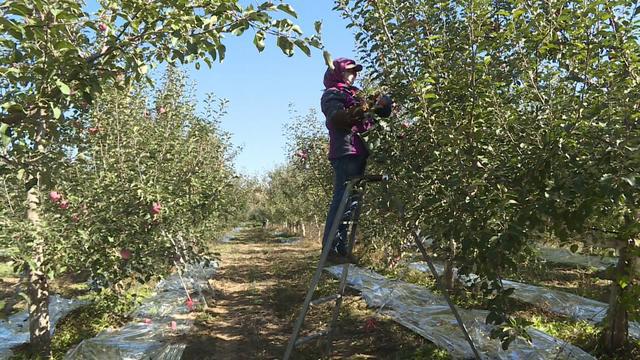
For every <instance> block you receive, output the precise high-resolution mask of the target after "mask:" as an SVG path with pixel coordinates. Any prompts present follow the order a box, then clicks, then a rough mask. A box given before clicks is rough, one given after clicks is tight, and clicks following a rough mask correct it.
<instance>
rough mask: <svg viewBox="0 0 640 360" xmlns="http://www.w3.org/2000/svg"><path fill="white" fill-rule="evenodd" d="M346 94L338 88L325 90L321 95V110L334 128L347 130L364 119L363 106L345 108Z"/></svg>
mask: <svg viewBox="0 0 640 360" xmlns="http://www.w3.org/2000/svg"><path fill="white" fill-rule="evenodd" d="M345 102H346V95H345V94H343V93H342V92H340V91H338V90H327V91H325V93H324V94H323V95H322V101H321V107H322V112H323V113H324V115H325V116H326V117H327V122H328V123H329V124H331V125H333V126H334V127H335V128H336V129H341V130H349V129H351V127H352V126H353V125H355V124H357V123H358V122H359V121H361V120H362V119H364V117H365V113H366V109H365V108H364V107H363V106H358V105H356V106H352V107H350V108H348V109H345Z"/></svg>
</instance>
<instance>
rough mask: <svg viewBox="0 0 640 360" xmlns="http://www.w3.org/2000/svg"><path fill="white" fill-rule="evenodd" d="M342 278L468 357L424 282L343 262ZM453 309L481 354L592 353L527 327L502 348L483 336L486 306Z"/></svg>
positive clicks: (506, 359) (514, 357) (582, 357)
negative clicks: (346, 265) (346, 266)
mask: <svg viewBox="0 0 640 360" xmlns="http://www.w3.org/2000/svg"><path fill="white" fill-rule="evenodd" d="M342 268H343V266H342V265H338V266H332V267H328V268H325V270H326V271H328V272H329V273H331V274H332V275H334V276H336V277H339V276H340V274H341V273H342ZM348 283H349V286H351V287H353V288H354V289H356V290H358V291H360V292H361V293H362V297H363V298H364V299H365V301H366V302H367V305H368V306H370V307H374V308H381V309H380V310H379V311H380V312H381V313H382V314H385V315H388V316H389V317H391V318H392V319H393V320H394V321H396V322H398V323H400V324H402V325H404V326H406V327H407V328H409V329H411V330H413V331H415V332H416V333H418V334H420V335H421V336H423V337H425V338H427V339H429V340H430V341H432V342H433V343H435V344H436V345H438V346H440V347H442V348H444V349H446V350H447V351H448V352H449V353H450V354H451V355H452V356H453V357H454V358H457V359H467V358H473V357H474V356H473V353H472V351H471V347H470V346H469V344H468V343H467V341H466V340H465V338H464V335H463V333H462V331H461V330H460V328H459V327H458V325H457V322H456V320H455V317H454V316H453V313H452V312H451V310H450V309H449V307H448V306H447V303H446V301H445V300H444V298H442V297H441V296H438V295H435V294H433V293H432V292H431V291H429V290H428V289H426V288H424V287H420V286H417V285H414V284H409V283H405V282H402V281H397V280H391V279H387V278H385V277H383V276H381V275H379V274H377V273H375V272H372V271H370V270H364V269H360V268H358V267H356V266H353V265H349V276H348ZM459 311H460V315H461V317H462V318H463V321H464V323H465V326H466V327H467V329H468V331H469V334H470V336H471V338H472V340H473V342H474V344H475V346H476V348H477V349H478V351H479V352H480V353H481V355H482V357H483V359H500V360H519V359H527V360H535V359H540V360H542V359H576V360H587V359H590V360H591V359H595V358H594V357H593V356H591V355H589V354H587V353H586V352H584V351H583V350H581V349H579V348H577V347H575V346H573V345H571V344H569V343H567V342H565V341H562V340H560V339H556V338H554V337H552V336H550V335H548V334H546V333H544V332H542V331H539V330H536V329H534V328H531V327H529V328H527V332H528V333H529V335H530V336H531V339H532V341H531V343H528V342H527V341H525V340H523V339H516V340H515V341H514V342H513V343H511V345H510V346H509V349H508V350H506V351H504V350H502V347H501V344H500V342H499V341H498V340H494V339H491V338H490V336H489V334H490V332H491V329H492V326H491V325H487V324H486V323H485V319H486V317H487V314H488V312H487V311H485V310H466V309H459Z"/></svg>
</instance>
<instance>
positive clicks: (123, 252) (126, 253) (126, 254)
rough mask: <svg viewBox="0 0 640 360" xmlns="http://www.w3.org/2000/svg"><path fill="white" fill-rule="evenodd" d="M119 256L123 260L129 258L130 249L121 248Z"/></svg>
mask: <svg viewBox="0 0 640 360" xmlns="http://www.w3.org/2000/svg"><path fill="white" fill-rule="evenodd" d="M120 257H121V258H122V259H123V260H129V259H131V251H129V250H128V249H121V250H120Z"/></svg>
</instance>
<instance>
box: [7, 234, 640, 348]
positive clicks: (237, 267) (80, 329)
mask: <svg viewBox="0 0 640 360" xmlns="http://www.w3.org/2000/svg"><path fill="white" fill-rule="evenodd" d="M276 232H277V231H276V229H269V230H268V231H267V230H265V229H263V228H262V227H260V226H248V227H246V228H244V229H243V230H242V231H241V232H240V233H238V234H237V235H236V236H235V237H233V238H231V239H230V240H229V241H228V242H224V243H220V242H214V243H212V244H211V246H212V249H213V250H214V251H216V252H218V253H219V256H220V269H219V271H218V273H217V274H216V275H215V276H214V278H213V279H211V280H210V284H211V285H212V286H213V288H214V290H215V293H214V294H208V296H209V299H208V302H209V304H210V306H209V308H208V309H202V308H199V309H198V311H196V312H194V313H192V316H193V318H194V319H195V322H194V323H195V326H194V328H193V329H192V331H191V332H190V333H189V334H186V335H182V336H180V337H179V338H177V339H176V341H180V342H184V343H186V344H187V347H186V350H185V352H184V354H183V359H274V358H281V357H282V354H283V352H284V347H285V346H286V343H287V340H288V338H289V336H290V334H291V331H292V325H293V322H294V321H295V318H296V316H297V315H298V311H299V309H300V306H301V304H302V301H303V299H304V296H305V293H306V290H307V287H308V285H309V280H310V278H311V276H312V273H313V270H314V269H315V266H316V263H317V258H318V254H319V252H320V246H319V241H318V239H317V238H316V237H315V236H312V237H308V238H305V239H302V240H301V241H298V242H294V243H288V242H286V241H283V240H284V239H286V237H282V236H275V235H274V234H275V233H276ZM309 233H313V234H317V231H309ZM360 249H362V247H361V248H360ZM360 255H361V257H362V259H361V263H362V264H361V265H363V266H370V267H372V268H374V269H375V270H376V271H378V272H380V273H383V274H385V275H386V276H389V277H399V278H402V279H403V280H405V281H409V282H413V283H418V284H422V285H425V286H427V287H430V288H432V289H433V288H434V283H433V281H432V280H431V279H430V278H428V277H425V276H424V274H422V273H418V272H407V271H399V270H398V269H381V268H376V266H375V264H376V263H379V262H377V261H376V259H375V253H373V252H370V253H367V254H360ZM2 271H3V272H2V282H1V283H0V284H2V288H1V289H0V291H2V292H1V293H0V294H1V295H2V296H3V297H4V299H3V301H6V300H7V299H6V297H7V296H8V294H9V293H10V291H9V290H10V289H11V287H12V286H15V284H16V283H17V281H18V277H16V276H15V274H12V273H11V270H10V267H8V266H7V265H3V267H2ZM519 280H525V281H527V282H529V283H536V284H542V285H545V286H550V287H554V288H557V289H561V290H565V291H570V292H573V293H577V294H580V295H583V296H589V297H592V298H595V299H599V300H606V296H607V287H606V284H601V283H598V282H597V281H594V280H593V276H590V273H589V271H588V270H584V269H574V268H568V267H549V266H547V268H546V270H545V271H544V272H541V271H540V268H537V267H535V266H531V267H527V268H526V269H523V272H522V273H521V274H519ZM153 285H154V284H147V285H145V286H143V287H140V288H137V289H136V290H135V291H134V292H132V293H131V294H130V295H131V296H133V295H137V296H140V297H144V296H146V295H148V294H149V293H150V289H152V287H153ZM53 288H54V291H55V292H58V293H61V294H63V295H65V296H68V297H78V296H80V297H83V296H84V297H86V296H88V289H86V286H84V285H82V283H81V281H80V279H79V277H77V276H72V274H70V275H69V276H66V277H63V278H62V279H61V280H60V281H58V282H56V283H55V284H54V286H53ZM336 289H337V280H334V279H331V278H329V279H328V281H325V282H322V283H321V286H320V288H319V289H318V291H317V292H316V296H318V297H320V296H325V295H329V294H332V293H335V292H336ZM455 299H456V301H457V302H458V304H459V305H460V306H464V307H475V308H479V307H483V306H484V305H485V304H483V303H481V302H478V301H476V300H475V299H474V297H473V296H470V295H469V294H466V293H463V292H459V293H457V294H456V296H455ZM25 305H26V304H25V303H24V302H23V301H22V300H21V301H19V302H18V306H16V308H23V307H24V306H25ZM325 306H326V307H325V308H322V307H321V308H319V309H317V310H313V311H311V312H310V314H309V315H308V317H307V320H306V322H305V329H307V330H310V329H321V328H323V327H324V326H325V325H326V323H327V321H328V320H329V317H330V314H329V312H330V308H329V307H330V305H325ZM512 308H514V309H516V314H517V316H518V317H520V318H522V319H526V320H529V321H531V322H532V323H533V326H535V327H537V328H540V329H542V330H544V331H547V332H548V333H550V334H551V335H554V336H556V337H559V338H561V339H564V340H567V341H569V342H571V343H573V344H574V345H577V346H579V347H581V348H583V349H585V350H587V351H588V352H590V353H592V354H593V355H595V356H596V357H597V358H598V359H616V360H617V359H620V360H622V359H640V344H639V343H638V342H636V343H632V344H630V345H629V346H628V347H627V348H626V349H624V351H623V352H621V353H619V354H615V355H604V354H602V352H601V349H600V348H599V347H598V345H597V341H596V340H597V335H598V330H597V329H596V328H595V327H594V326H592V325H589V324H586V323H580V322H573V321H570V320H568V319H565V318H563V317H561V316H558V315H554V314H551V313H548V312H545V311H543V310H540V309H538V308H535V307H533V306H531V305H528V304H525V303H519V302H517V301H515V300H514V301H513V304H512ZM128 310H129V308H128V306H127V305H126V304H121V305H120V307H119V308H118V310H117V311H116V312H119V313H116V314H114V311H113V309H112V310H111V311H107V309H105V307H104V306H101V305H92V306H87V307H84V308H81V309H78V310H76V311H74V312H72V313H71V314H70V315H69V316H67V317H66V318H65V319H64V320H63V321H61V322H60V324H59V325H58V327H57V332H56V335H55V336H54V356H55V358H62V357H63V354H64V353H65V352H66V350H67V349H69V348H70V347H71V346H72V345H74V344H76V343H78V342H79V341H81V340H82V339H83V338H88V337H92V336H94V335H95V334H96V333H97V332H98V331H100V330H101V329H103V328H105V327H109V326H111V327H113V326H118V325H119V324H121V323H123V322H126V321H127V318H126V316H124V315H123V314H125V313H127V311H128ZM371 319H375V320H373V321H372V320H371ZM333 349H334V352H333V355H332V358H336V359H344V358H348V359H448V358H449V356H448V355H447V353H446V352H445V351H444V350H442V349H439V348H438V347H436V346H435V345H433V344H432V343H430V342H429V341H427V340H425V339H424V338H422V337H420V336H418V335H417V334H415V333H413V332H412V331H410V330H408V329H405V328H404V327H402V326H400V325H398V324H396V323H395V322H393V321H392V320H390V319H385V318H381V317H377V316H375V310H374V309H368V308H367V307H366V305H365V303H364V301H363V300H362V299H361V298H360V296H359V295H358V294H357V293H356V292H354V291H349V292H348V294H347V296H346V298H345V301H344V303H343V307H342V310H341V317H340V318H339V321H338V330H337V335H336V336H335V341H334V344H333ZM17 350H18V351H17V355H16V358H29V353H28V351H29V348H28V346H23V347H21V348H20V349H17ZM321 356H322V347H321V346H320V344H309V345H306V346H305V347H303V348H302V349H301V351H299V352H297V353H296V354H295V358H299V359H317V358H320V357H321Z"/></svg>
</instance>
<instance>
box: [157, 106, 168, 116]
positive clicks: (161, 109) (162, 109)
mask: <svg viewBox="0 0 640 360" xmlns="http://www.w3.org/2000/svg"><path fill="white" fill-rule="evenodd" d="M166 112H167V109H165V108H164V107H162V106H160V108H159V109H158V114H160V115H162V114H164V113H166Z"/></svg>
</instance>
